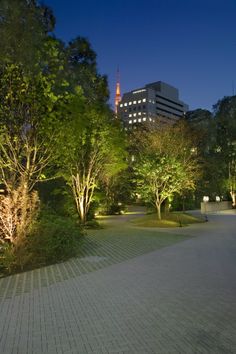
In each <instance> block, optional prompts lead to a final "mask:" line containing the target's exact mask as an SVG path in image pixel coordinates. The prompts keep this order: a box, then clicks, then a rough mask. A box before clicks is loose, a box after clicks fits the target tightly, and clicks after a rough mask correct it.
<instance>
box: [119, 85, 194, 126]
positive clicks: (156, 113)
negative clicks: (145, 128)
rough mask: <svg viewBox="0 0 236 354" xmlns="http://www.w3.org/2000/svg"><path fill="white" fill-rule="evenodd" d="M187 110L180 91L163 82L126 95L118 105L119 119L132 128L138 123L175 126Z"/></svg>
mask: <svg viewBox="0 0 236 354" xmlns="http://www.w3.org/2000/svg"><path fill="white" fill-rule="evenodd" d="M187 110H188V106H187V105H186V104H185V103H184V102H182V101H181V100H180V99H179V91H178V89H176V88H175V87H173V86H171V85H169V84H167V83H165V82H162V81H157V82H154V83H151V84H147V85H145V87H142V88H139V89H136V90H133V91H130V92H126V93H124V94H123V96H122V99H121V100H120V101H119V102H118V104H117V114H118V117H119V118H120V119H122V121H123V122H124V124H125V125H126V126H130V127H132V126H133V125H136V124H138V123H143V124H145V123H150V124H151V123H153V122H158V123H161V124H173V123H174V122H176V121H177V120H178V119H180V118H181V117H183V116H184V114H185V113H186V112H187Z"/></svg>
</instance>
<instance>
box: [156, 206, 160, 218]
mask: <svg viewBox="0 0 236 354" xmlns="http://www.w3.org/2000/svg"><path fill="white" fill-rule="evenodd" d="M156 208H157V219H158V220H161V204H156Z"/></svg>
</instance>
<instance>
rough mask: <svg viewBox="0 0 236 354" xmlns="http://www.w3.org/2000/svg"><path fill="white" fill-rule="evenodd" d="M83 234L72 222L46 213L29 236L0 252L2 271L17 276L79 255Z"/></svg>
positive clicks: (0, 267) (35, 224)
mask: <svg viewBox="0 0 236 354" xmlns="http://www.w3.org/2000/svg"><path fill="white" fill-rule="evenodd" d="M82 240H83V231H82V230H81V228H80V227H79V226H78V224H76V223H75V222H74V221H73V220H72V219H70V218H66V217H64V218H63V217H58V216H57V215H56V214H53V213H51V212H50V211H44V213H43V214H42V215H41V217H40V219H39V220H38V221H36V222H35V223H34V224H33V225H32V227H31V230H30V233H29V234H28V236H27V237H26V238H25V239H24V240H22V242H20V243H18V244H17V245H13V244H4V245H3V246H2V247H1V250H0V272H2V273H14V272H17V271H22V270H27V269H32V268H36V267H39V266H42V265H47V264H51V263H56V262H60V261H64V260H66V259H68V258H71V257H74V256H77V255H78V253H79V251H80V246H81V242H82Z"/></svg>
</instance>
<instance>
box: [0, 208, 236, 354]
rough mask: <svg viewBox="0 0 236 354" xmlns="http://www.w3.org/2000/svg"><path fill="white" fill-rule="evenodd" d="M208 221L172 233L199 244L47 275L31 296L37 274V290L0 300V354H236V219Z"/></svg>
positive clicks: (33, 275)
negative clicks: (100, 266) (73, 272)
mask: <svg viewBox="0 0 236 354" xmlns="http://www.w3.org/2000/svg"><path fill="white" fill-rule="evenodd" d="M209 219H210V221H209V223H204V224H197V225H193V226H191V227H189V228H183V229H178V230H171V231H169V232H181V233H190V234H192V235H193V236H197V237H193V238H190V239H188V240H185V241H183V242H180V243H177V244H175V245H172V246H169V247H165V248H162V249H159V250H155V251H153V252H150V253H147V254H144V255H141V256H138V257H135V258H132V259H129V260H126V261H123V262H121V263H119V264H113V265H111V266H109V267H106V268H103V269H100V270H98V271H94V272H91V273H88V274H84V275H81V276H73V277H70V276H68V277H67V279H66V280H60V281H56V279H54V282H50V281H49V279H47V278H48V273H47V272H46V271H45V279H44V281H45V283H44V284H42V285H44V286H40V284H39V286H38V285H37V286H36V287H35V289H34V290H33V287H34V284H36V283H37V284H38V279H37V277H38V274H39V271H33V272H30V274H31V288H30V291H28V292H20V291H19V292H17V289H15V290H16V291H15V294H16V295H15V296H14V297H11V296H9V297H8V298H7V297H6V296H3V297H2V302H1V304H0V306H1V307H0V335H1V339H0V353H1V354H8V353H12V354H15V353H19V354H27V353H33V354H35V353H50V354H53V353H77V354H86V353H97V354H100V353H101V354H103V353H108V354H109V353H120V354H121V353H127V354H132V353H135V354H136V353H140V354H145V353H160V354H167V353H169V354H175V353H179V354H184V353H186V354H191V353H212V354H217V353H222V354H227V353H228V354H230V353H231V354H233V353H236V232H235V230H236V215H235V214H232V215H228V214H226V213H221V214H217V215H212V216H210V218H209ZM65 264H69V263H65ZM57 267H58V265H55V266H53V267H51V269H56V268H57ZM64 267H65V272H66V271H67V272H68V274H69V273H70V270H68V269H66V267H67V266H66V265H65V266H64ZM70 267H71V265H70ZM41 272H42V271H41ZM53 276H54V275H53V271H52V277H53ZM25 279H26V275H25V274H19V275H17V276H14V277H9V278H8V283H7V284H8V286H9V288H14V287H16V284H18V285H19V284H22V282H24V281H25ZM40 279H41V278H40ZM16 280H17V281H16ZM5 281H6V280H4V282H5ZM2 284H3V280H0V286H2ZM4 284H6V283H4ZM45 284H46V285H47V284H48V286H45ZM1 290H2V289H1ZM4 291H7V290H6V289H4Z"/></svg>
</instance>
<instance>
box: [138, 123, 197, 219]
mask: <svg viewBox="0 0 236 354" xmlns="http://www.w3.org/2000/svg"><path fill="white" fill-rule="evenodd" d="M140 143H141V144H140ZM139 144H140V149H139V156H137V160H136V163H135V165H134V171H135V176H136V183H137V192H138V193H139V194H140V195H141V196H142V198H143V199H144V200H145V201H147V202H150V203H152V204H153V205H154V206H155V208H156V210H157V217H158V219H161V206H162V204H163V202H164V201H165V200H167V199H168V198H170V197H172V196H173V195H174V194H180V193H181V192H183V191H187V190H192V189H194V188H195V183H196V180H197V177H198V175H199V163H198V157H197V152H196V148H195V142H194V136H193V133H192V131H191V130H190V129H189V128H188V126H187V125H186V123H184V122H179V123H178V124H177V125H175V126H168V127H165V128H160V127H159V129H156V130H152V131H149V132H147V133H146V134H145V136H142V137H141V142H140V135H139ZM177 147H178V148H177Z"/></svg>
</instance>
